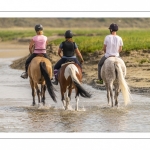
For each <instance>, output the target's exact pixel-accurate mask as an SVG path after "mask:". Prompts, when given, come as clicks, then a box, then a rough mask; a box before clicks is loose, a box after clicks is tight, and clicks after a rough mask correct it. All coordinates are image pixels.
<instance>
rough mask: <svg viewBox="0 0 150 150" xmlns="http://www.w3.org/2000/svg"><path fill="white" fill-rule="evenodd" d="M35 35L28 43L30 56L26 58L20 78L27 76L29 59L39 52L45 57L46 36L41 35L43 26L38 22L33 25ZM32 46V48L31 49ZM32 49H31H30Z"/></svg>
mask: <svg viewBox="0 0 150 150" xmlns="http://www.w3.org/2000/svg"><path fill="white" fill-rule="evenodd" d="M35 31H36V34H37V35H36V36H34V37H33V38H32V40H31V41H30V44H29V51H30V54H31V55H30V57H29V58H28V59H27V60H26V63H25V72H23V74H22V75H21V77H22V78H24V79H27V78H28V74H27V71H28V66H29V64H30V62H31V60H32V59H33V58H34V57H36V56H37V55H39V54H42V55H43V56H44V57H45V58H48V57H47V54H46V47H47V37H46V36H44V35H43V26H42V25H40V24H38V25H36V26H35ZM33 47H34V49H33ZM32 49H33V50H32Z"/></svg>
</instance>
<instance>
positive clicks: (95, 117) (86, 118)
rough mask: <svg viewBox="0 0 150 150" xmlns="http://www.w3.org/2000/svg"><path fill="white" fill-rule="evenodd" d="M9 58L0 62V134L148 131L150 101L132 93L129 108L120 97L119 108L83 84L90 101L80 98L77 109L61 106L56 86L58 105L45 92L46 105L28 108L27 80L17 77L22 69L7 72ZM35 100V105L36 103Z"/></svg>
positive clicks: (104, 95) (95, 90)
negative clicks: (110, 104) (111, 106)
mask: <svg viewBox="0 0 150 150" xmlns="http://www.w3.org/2000/svg"><path fill="white" fill-rule="evenodd" d="M10 63H11V61H10V59H0V91H1V94H0V122H1V123H0V132H61V133H64V132H80V133H81V132H82V133H85V132H88V133H89V132H90V133H92V132H96V133H97V132H149V131H150V128H149V126H150V118H149V115H148V114H149V113H150V109H149V108H150V101H149V97H147V96H144V95H135V94H132V97H133V100H132V103H131V105H129V106H127V107H125V106H124V102H123V98H122V95H121V94H120V95H119V107H118V108H116V107H114V108H110V107H108V106H107V98H106V91H105V90H103V91H101V90H97V89H94V88H92V87H90V86H87V85H84V87H85V88H86V89H87V91H90V92H91V93H92V98H90V99H85V98H82V97H80V101H79V110H80V111H78V112H76V111H74V108H75V99H74V93H73V94H72V100H71V108H72V109H70V110H67V111H65V110H64V109H63V107H62V102H61V98H60V92H59V86H55V88H56V89H57V91H56V95H57V101H58V102H57V103H54V102H53V100H52V99H51V97H50V96H49V94H48V93H47V92H46V106H44V107H38V105H37V106H34V107H33V106H31V104H32V95H31V88H30V85H29V80H28V79H27V80H24V79H22V78H20V74H21V73H22V71H21V70H14V69H10V67H9V64H10ZM37 102H38V101H37V99H36V103H37Z"/></svg>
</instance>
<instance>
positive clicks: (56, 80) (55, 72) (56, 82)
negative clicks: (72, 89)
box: [52, 69, 58, 85]
mask: <svg viewBox="0 0 150 150" xmlns="http://www.w3.org/2000/svg"><path fill="white" fill-rule="evenodd" d="M57 73H58V70H57V69H55V70H54V75H55V81H54V82H52V83H53V84H55V85H58V78H57Z"/></svg>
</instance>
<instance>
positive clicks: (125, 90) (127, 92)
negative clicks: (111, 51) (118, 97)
mask: <svg viewBox="0 0 150 150" xmlns="http://www.w3.org/2000/svg"><path fill="white" fill-rule="evenodd" d="M115 69H116V71H117V73H118V74H117V75H118V80H119V85H120V88H121V91H122V95H123V98H124V102H125V105H127V104H128V103H129V102H130V97H131V95H130V89H129V87H128V84H127V82H126V80H125V78H124V76H123V71H122V69H121V65H120V64H119V63H118V62H115Z"/></svg>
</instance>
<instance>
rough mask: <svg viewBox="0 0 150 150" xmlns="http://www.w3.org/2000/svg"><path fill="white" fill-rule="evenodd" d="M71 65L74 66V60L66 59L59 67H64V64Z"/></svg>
mask: <svg viewBox="0 0 150 150" xmlns="http://www.w3.org/2000/svg"><path fill="white" fill-rule="evenodd" d="M72 63H74V64H75V62H74V60H72V59H67V60H66V61H65V63H63V64H62V65H61V66H64V65H66V64H72Z"/></svg>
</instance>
